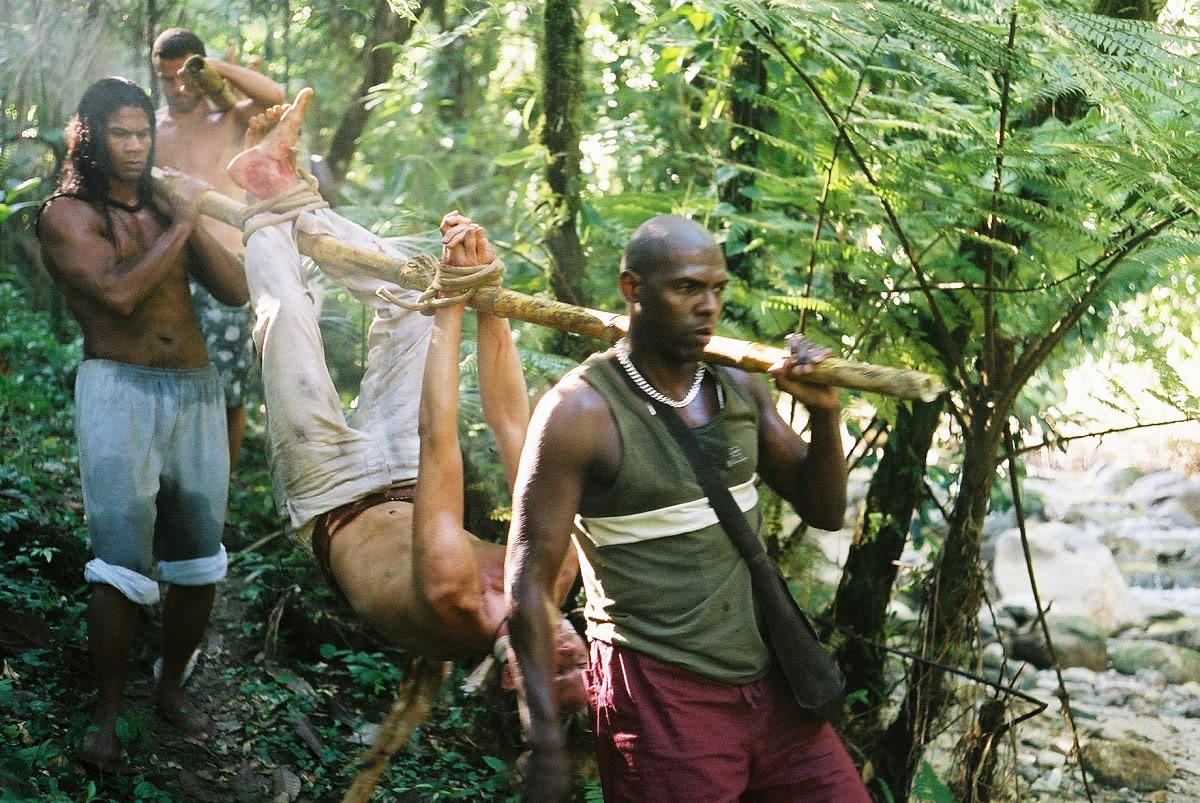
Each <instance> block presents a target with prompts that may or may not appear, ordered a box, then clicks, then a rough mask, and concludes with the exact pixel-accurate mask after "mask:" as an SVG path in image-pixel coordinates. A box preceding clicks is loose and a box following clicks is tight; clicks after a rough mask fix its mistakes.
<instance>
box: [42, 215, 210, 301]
mask: <svg viewBox="0 0 1200 803" xmlns="http://www.w3.org/2000/svg"><path fill="white" fill-rule="evenodd" d="M194 225H195V219H194V218H191V219H178V220H176V221H174V222H172V223H171V225H170V226H168V227H167V229H166V230H165V231H163V233H162V234H161V235H159V237H158V239H156V240H155V241H154V244H153V245H152V246H150V248H149V249H148V250H147V251H146V252H145V253H144V254H142V255H140V256H135V257H129V258H127V259H118V258H117V250H116V247H115V246H114V245H113V244H112V243H111V242H109V240H108V239H107V238H106V237H105V230H104V221H103V220H102V219H101V218H100V215H99V213H97V212H96V210H94V209H92V207H91V206H89V205H88V204H86V203H85V202H83V201H78V200H75V199H73V198H57V199H55V200H54V201H52V202H51V203H50V205H49V206H48V207H46V210H45V212H44V213H43V214H42V220H41V225H40V226H39V232H40V235H39V238H40V240H41V243H42V252H43V253H44V254H45V256H46V258H47V262H48V264H49V265H50V266H52V268H53V269H54V273H55V277H56V278H57V279H59V280H61V281H62V282H64V283H65V284H67V285H69V286H70V287H71V288H72V289H74V290H75V291H76V292H78V293H80V294H81V295H83V296H85V297H87V298H89V299H92V300H94V301H96V302H97V303H99V304H101V305H102V306H103V307H104V308H105V309H107V310H108V311H109V312H112V313H114V314H116V315H121V316H126V315H132V314H133V313H134V312H135V311H136V310H137V308H138V306H139V305H140V304H141V303H142V302H143V301H145V300H146V297H147V296H149V295H150V293H151V292H153V291H154V289H155V288H156V287H158V286H159V284H161V283H162V280H163V278H164V277H165V276H166V274H167V272H168V271H169V270H170V269H171V267H172V265H174V264H175V260H177V259H178V258H179V256H180V252H181V251H182V250H183V249H184V247H185V246H186V244H187V241H188V237H189V236H190V235H191V233H192V228H193V226H194Z"/></svg>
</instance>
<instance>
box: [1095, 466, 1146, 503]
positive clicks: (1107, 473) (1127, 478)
mask: <svg viewBox="0 0 1200 803" xmlns="http://www.w3.org/2000/svg"><path fill="white" fill-rule="evenodd" d="M1143 476H1145V472H1143V471H1142V470H1141V469H1138V468H1134V467H1133V466H1118V465H1115V464H1113V463H1102V464H1100V465H1098V466H1096V467H1095V468H1094V469H1093V470H1092V472H1091V478H1090V485H1091V487H1093V488H1095V489H1096V492H1097V493H1099V494H1104V495H1106V496H1112V495H1114V494H1119V493H1122V492H1124V491H1127V490H1129V486H1131V485H1133V484H1134V483H1135V482H1136V481H1137V480H1139V479H1141V478H1142V477H1143Z"/></svg>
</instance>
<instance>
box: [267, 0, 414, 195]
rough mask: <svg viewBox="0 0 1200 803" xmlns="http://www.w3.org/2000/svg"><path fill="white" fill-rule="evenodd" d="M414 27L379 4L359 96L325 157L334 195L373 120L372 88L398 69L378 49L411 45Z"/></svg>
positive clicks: (379, 0)
mask: <svg viewBox="0 0 1200 803" xmlns="http://www.w3.org/2000/svg"><path fill="white" fill-rule="evenodd" d="M428 4H429V0H421V5H420V6H419V7H418V8H417V9H416V11H414V12H413V17H415V18H419V17H420V16H421V14H422V13H423V12H424V11H425V7H426V6H427V5H428ZM415 26H416V22H415V20H414V19H410V18H408V17H401V16H400V15H399V14H397V13H396V12H394V11H392V7H391V4H390V3H389V2H388V0H376V2H375V12H374V16H373V18H372V23H371V34H370V35H369V36H368V37H367V43H366V45H364V46H363V49H362V55H363V58H364V63H365V68H364V71H363V78H362V82H361V83H360V84H359V85H358V92H356V93H355V95H354V98H353V99H352V100H351V101H350V105H349V106H347V107H346V111H344V112H343V113H342V119H341V121H340V122H339V123H338V127H337V130H336V131H335V132H334V134H333V140H332V141H331V142H330V143H329V152H328V153H327V154H326V156H325V164H326V166H327V167H328V169H329V177H330V178H331V179H332V182H333V187H334V192H335V193H336V191H337V190H338V189H339V188H340V187H341V186H342V182H343V181H345V180H346V173H347V172H348V171H349V170H350V160H351V159H352V158H353V157H354V151H355V149H356V148H357V147H358V139H359V137H361V136H362V133H363V131H364V130H366V127H367V120H368V118H370V116H371V112H370V111H369V110H368V109H367V95H369V94H370V92H371V87H373V86H377V85H379V84H382V83H384V82H386V81H387V80H388V79H389V78H391V77H392V68H393V67H394V66H395V65H396V53H395V50H393V49H392V48H390V47H379V45H383V44H388V43H395V44H403V43H404V42H406V41H408V37H410V36H411V35H412V32H413V28H414V27H415ZM268 41H270V37H268Z"/></svg>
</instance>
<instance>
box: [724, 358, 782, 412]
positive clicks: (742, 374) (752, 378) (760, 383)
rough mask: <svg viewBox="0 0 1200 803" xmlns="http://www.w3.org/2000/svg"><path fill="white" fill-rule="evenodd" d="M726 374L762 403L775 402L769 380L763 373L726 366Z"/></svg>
mask: <svg viewBox="0 0 1200 803" xmlns="http://www.w3.org/2000/svg"><path fill="white" fill-rule="evenodd" d="M725 375H726V376H727V377H729V380H730V381H731V382H732V383H733V384H734V385H736V386H738V387H740V388H742V389H743V390H745V391H746V392H747V393H749V394H750V397H751V398H753V399H754V400H755V401H757V402H759V403H760V404H763V403H765V404H773V402H772V400H771V389H770V387H768V385H767V380H766V379H765V378H763V375H762V374H752V373H750V372H749V371H743V370H742V369H741V368H734V367H732V366H725Z"/></svg>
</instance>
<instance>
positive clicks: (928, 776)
mask: <svg viewBox="0 0 1200 803" xmlns="http://www.w3.org/2000/svg"><path fill="white" fill-rule="evenodd" d="M912 797H913V799H914V800H926V801H929V803H958V799H957V798H956V797H955V796H954V794H953V793H952V792H951V791H950V787H948V786H946V784H945V783H944V782H943V781H942V779H941V778H939V777H938V776H937V773H936V772H934V770H933V767H931V766H930V765H929V762H928V761H922V762H921V771H920V773H919V774H918V775H917V778H916V780H915V781H914V782H913V788H912Z"/></svg>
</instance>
